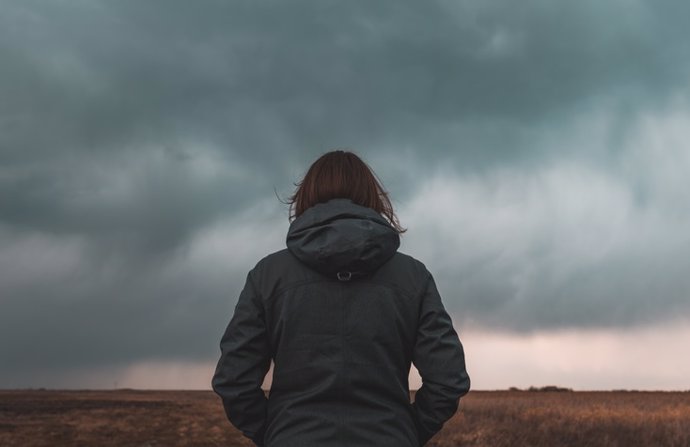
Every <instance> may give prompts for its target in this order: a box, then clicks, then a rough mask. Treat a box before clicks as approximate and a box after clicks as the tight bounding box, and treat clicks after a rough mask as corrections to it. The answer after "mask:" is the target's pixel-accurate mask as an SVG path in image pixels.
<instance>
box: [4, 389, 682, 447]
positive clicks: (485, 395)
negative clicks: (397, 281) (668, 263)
mask: <svg viewBox="0 0 690 447" xmlns="http://www.w3.org/2000/svg"><path fill="white" fill-rule="evenodd" d="M412 397H414V392H413V393H412ZM0 445H1V446H3V447H5V446H7V447H14V446H21V447H39V446H63V445H64V446H104V447H108V446H136V447H154V446H183V447H192V446H194V447H196V446H198V447H202V446H251V445H252V443H251V442H249V441H248V440H246V439H244V438H243V437H242V435H241V434H240V433H239V432H238V431H237V430H235V429H234V428H233V427H232V426H231V425H230V424H229V422H227V420H226V419H225V415H224V414H223V410H222V407H221V404H220V401H219V399H218V397H217V396H216V395H215V394H213V393H212V392H211V391H140V390H113V391H57V390H56V391H54V390H4V391H0ZM427 445H428V446H444V447H447V446H476V447H480V446H481V447H489V446H491V447H503V446H505V447H507V446H511V447H512V446H573V447H576V446H578V447H579V446H590V447H591V446H614V447H615V446H619V447H629V446H668V447H675V446H678V447H681V446H683V447H686V446H688V445H690V392H636V391H613V392H570V391H520V390H511V391H472V392H470V394H469V395H468V396H467V397H466V398H465V399H464V400H463V401H462V409H461V411H459V412H458V413H457V414H456V415H455V416H454V417H453V418H452V419H451V420H450V421H449V422H448V423H447V424H446V426H445V427H444V428H443V430H442V431H441V432H440V433H439V434H438V435H437V436H435V437H434V438H433V439H432V440H431V441H430V442H429V443H428V444H427Z"/></svg>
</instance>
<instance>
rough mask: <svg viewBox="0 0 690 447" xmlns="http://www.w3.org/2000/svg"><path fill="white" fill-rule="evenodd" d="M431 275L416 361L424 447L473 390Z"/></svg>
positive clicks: (416, 409) (418, 419)
mask: <svg viewBox="0 0 690 447" xmlns="http://www.w3.org/2000/svg"><path fill="white" fill-rule="evenodd" d="M427 275H428V276H427V283H426V286H425V287H424V288H423V292H422V296H421V303H420V312H419V324H418V329H417V340H416V342H415V346H414V351H413V357H412V361H413V363H414V365H415V366H416V367H417V370H418V371H419V374H420V376H421V377H422V387H421V388H420V389H419V390H418V391H417V393H416V394H415V401H414V403H413V404H412V407H413V409H414V416H415V424H416V425H417V430H418V432H419V442H420V446H422V445H424V444H426V442H427V441H428V440H429V439H431V437H432V436H434V434H436V433H437V432H438V431H440V430H441V428H442V427H443V424H444V423H445V422H446V421H447V420H448V419H450V418H451V417H452V416H453V415H454V414H455V412H456V411H457V409H458V405H459V402H460V397H462V396H464V395H465V394H467V392H468V391H469V389H470V378H469V375H468V374H467V371H466V369H465V353H464V350H463V347H462V344H461V343H460V339H459V338H458V335H457V333H456V332H455V329H454V328H453V322H452V320H451V318H450V315H448V313H447V312H446V310H445V308H444V307H443V303H442V301H441V297H440V295H439V293H438V290H437V289H436V284H435V282H434V279H433V277H432V276H431V273H428V272H427Z"/></svg>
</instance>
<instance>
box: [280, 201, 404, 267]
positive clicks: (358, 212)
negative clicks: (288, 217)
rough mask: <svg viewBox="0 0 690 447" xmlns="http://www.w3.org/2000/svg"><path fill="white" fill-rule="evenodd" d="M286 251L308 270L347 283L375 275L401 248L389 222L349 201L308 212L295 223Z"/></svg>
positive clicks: (328, 203) (291, 226)
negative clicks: (353, 279) (360, 277)
mask: <svg viewBox="0 0 690 447" xmlns="http://www.w3.org/2000/svg"><path fill="white" fill-rule="evenodd" d="M286 242H287V248H288V250H289V251H290V252H291V253H292V254H293V255H294V256H295V257H297V259H299V260H300V261H302V262H303V263H305V264H306V265H308V266H309V267H311V268H313V269H314V270H317V271H319V272H321V273H323V274H326V275H329V276H337V278H338V279H341V280H347V279H349V278H350V277H359V276H365V275H368V274H369V273H372V272H373V271H375V270H376V269H377V268H379V267H380V266H381V265H383V264H384V263H385V262H386V261H388V259H390V258H391V257H392V256H393V255H394V254H395V252H396V251H397V250H398V247H399V246H400V237H399V235H398V233H397V232H396V231H395V229H394V228H393V227H392V226H391V225H390V223H388V221H387V220H386V219H385V218H384V217H383V216H382V215H380V214H379V213H377V212H376V211H374V210H373V209H371V208H367V207H364V206H361V205H357V204H356V203H353V202H352V201H351V200H350V199H343V198H338V199H331V200H329V201H328V202H324V203H318V204H316V205H314V206H312V207H311V208H308V209H306V210H305V211H304V212H303V213H302V214H301V215H300V216H299V217H297V218H296V219H295V220H293V221H292V223H291V224H290V228H289V230H288V233H287V238H286Z"/></svg>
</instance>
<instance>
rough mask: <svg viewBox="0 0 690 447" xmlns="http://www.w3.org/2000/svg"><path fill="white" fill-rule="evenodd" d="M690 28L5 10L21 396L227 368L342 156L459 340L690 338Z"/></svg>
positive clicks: (11, 267)
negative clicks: (240, 301) (386, 206)
mask: <svg viewBox="0 0 690 447" xmlns="http://www.w3.org/2000/svg"><path fill="white" fill-rule="evenodd" d="M688 15H690V6H689V5H685V4H681V3H679V2H672V1H658V2H654V4H652V3H650V2H639V1H632V0H626V1H624V0H617V1H609V2H605V3H604V2H595V1H583V2H547V1H528V2H523V3H521V5H520V8H517V7H516V6H515V5H514V4H512V3H511V2H508V1H483V2H466V1H433V2H423V3H422V2H400V1H395V2H393V1H383V2H375V3H372V2H364V1H355V2H329V1H319V2H298V1H295V2H289V3H288V2H278V1H270V2H261V3H257V2H217V1H210V0H209V1H198V2H193V3H192V2H186V1H166V2H138V1H117V2H114V1H113V2H105V1H79V0H70V1H61V2H52V1H21V2H18V1H10V0H0V61H2V62H1V66H0V306H1V309H2V311H1V312H0V363H2V365H3V366H2V369H0V387H3V386H34V385H35V386H39V385H49V386H50V385H51V384H54V383H58V382H51V377H52V375H53V373H55V374H58V373H62V374H67V373H65V371H80V370H84V371H86V370H90V369H93V370H96V369H98V368H101V371H102V370H103V369H102V368H110V367H112V368H116V367H117V368H126V367H127V366H128V365H131V364H134V363H141V362H175V361H179V362H212V361H213V360H214V359H215V358H216V356H217V342H218V339H219V336H220V334H221V332H222V329H223V327H224V325H225V324H226V323H227V320H228V319H229V317H230V314H231V312H232V308H233V307H234V304H235V302H236V298H237V296H238V294H239V291H240V289H241V287H242V285H243V283H244V278H245V276H246V273H247V271H248V270H249V269H250V268H251V267H253V266H254V264H255V263H256V262H257V261H258V260H259V259H260V258H261V257H263V256H264V255H266V254H268V253H269V252H271V251H275V250H279V249H281V248H283V247H284V235H285V231H286V230H287V226H288V219H287V209H286V207H285V205H283V204H282V203H280V201H279V200H278V198H277V197H276V195H275V193H276V192H277V193H278V195H279V196H280V197H283V198H284V197H286V196H287V195H288V194H290V193H291V192H292V188H293V187H294V182H296V181H297V180H299V178H300V176H301V175H302V174H303V173H304V171H305V170H306V168H307V167H308V165H309V163H310V162H311V161H313V160H314V159H315V158H316V157H317V156H318V155H319V154H321V153H323V152H325V151H327V150H330V149H333V148H351V149H353V150H354V151H356V152H357V153H359V154H360V155H362V156H363V158H364V159H365V160H366V161H367V162H369V163H370V165H371V166H372V167H373V168H374V169H375V170H376V172H377V173H378V174H379V176H380V177H381V178H382V180H383V182H384V184H385V185H386V186H387V187H388V189H389V191H390V193H391V196H392V198H393V203H394V205H395V206H396V209H397V210H398V213H399V215H400V218H401V221H402V224H403V225H404V226H407V227H408V228H409V231H408V233H406V234H405V235H404V236H403V241H402V246H401V250H403V251H405V252H407V253H409V254H412V255H414V256H415V257H418V258H419V259H420V260H422V261H423V262H425V263H426V264H427V266H428V267H429V268H430V270H431V271H432V272H433V273H434V275H435V277H436V278H437V281H438V284H439V289H440V290H441V292H442V294H443V296H444V302H445V303H446V305H447V307H448V308H449V310H450V311H451V312H452V313H453V315H454V318H455V321H456V324H457V325H458V327H460V328H468V330H469V329H471V328H481V330H483V331H500V332H506V331H507V332H508V333H513V334H519V336H524V335H525V334H528V333H534V332H538V331H547V330H560V329H569V330H583V331H588V330H618V329H620V330H630V329H631V328H636V327H649V326H654V325H665V324H668V323H671V322H677V321H678V320H679V319H684V318H685V319H687V318H689V317H690V296H688V295H689V291H690V279H689V278H688V275H687V273H686V272H687V270H688V268H689V267H690V230H688V229H687V228H690V226H689V225H688V223H689V222H690V192H688V191H689V190H688V188H687V186H686V183H687V174H688V173H689V172H690V150H689V149H688V143H687V142H688V141H690V108H689V107H688V106H689V105H690V104H689V101H690V97H689V96H688V95H689V93H690V84H689V83H688V79H690V58H688V57H687V54H690V32H688V31H687V26H686V23H685V22H686V20H685V18H686V17H688ZM516 336H517V335H516ZM36 371H41V373H40V374H38V373H36ZM37 374H38V375H37ZM27 377H29V379H26V378H27ZM104 377H105V376H104ZM103 380H104V381H103V386H109V385H110V383H109V382H106V379H103ZM107 380H108V381H109V380H110V379H107ZM59 383H68V382H65V381H63V382H59ZM89 383H95V384H97V383H99V382H98V381H97V380H92V381H91V382H89Z"/></svg>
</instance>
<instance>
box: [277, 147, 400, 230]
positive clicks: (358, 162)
mask: <svg viewBox="0 0 690 447" xmlns="http://www.w3.org/2000/svg"><path fill="white" fill-rule="evenodd" d="M296 186H297V190H296V191H295V193H294V194H293V195H292V196H291V197H290V199H289V201H288V203H289V204H290V219H291V220H292V219H294V218H297V217H299V216H301V215H302V213H304V212H305V211H306V210H307V209H309V208H311V207H312V206H314V205H316V204H317V203H325V202H327V201H329V200H331V199H336V198H343V199H350V200H351V201H352V202H353V203H355V204H357V205H360V206H364V207H367V208H371V209H373V210H374V211H376V212H377V213H379V214H381V215H383V216H384V217H385V218H386V219H387V220H388V222H390V224H391V226H392V227H393V228H394V229H395V230H396V231H397V232H398V233H404V232H405V231H406V230H405V229H404V228H402V227H401V226H400V223H399V222H398V218H397V216H396V215H395V212H394V210H393V205H392V204H391V201H390V199H389V197H388V193H387V192H386V190H385V189H384V188H383V185H382V184H381V182H380V181H379V179H378V178H377V176H376V174H375V173H374V171H373V170H372V169H371V168H370V167H369V165H367V164H366V163H365V162H364V161H363V160H362V159H361V158H360V157H359V156H357V155H356V154H355V153H353V152H349V151H343V150H334V151H331V152H327V153H325V154H323V155H322V156H321V157H319V158H318V159H317V160H316V161H315V162H314V163H312V165H311V166H310V167H309V170H308V171H307V173H306V174H305V175H304V178H303V179H302V180H301V181H300V182H298V183H296Z"/></svg>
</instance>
